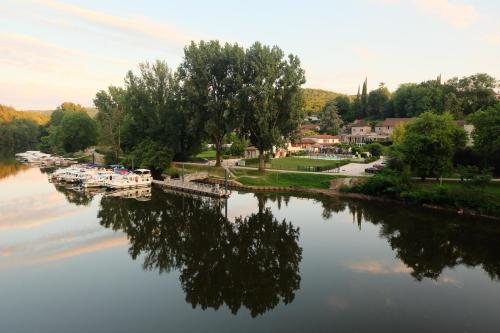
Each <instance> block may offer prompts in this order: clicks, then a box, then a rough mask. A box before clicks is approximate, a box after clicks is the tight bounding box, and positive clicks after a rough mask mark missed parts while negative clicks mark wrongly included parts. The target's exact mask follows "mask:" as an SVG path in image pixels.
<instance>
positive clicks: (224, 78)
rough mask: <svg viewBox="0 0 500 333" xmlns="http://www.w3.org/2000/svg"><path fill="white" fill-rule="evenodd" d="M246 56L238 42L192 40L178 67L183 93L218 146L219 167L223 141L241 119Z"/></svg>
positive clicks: (217, 158)
mask: <svg viewBox="0 0 500 333" xmlns="http://www.w3.org/2000/svg"><path fill="white" fill-rule="evenodd" d="M244 55H245V51H244V49H243V48H242V47H240V46H238V44H229V43H226V44H225V45H224V46H221V45H220V44H219V41H209V42H205V41H201V42H199V43H198V44H197V43H195V42H191V44H190V45H189V46H187V47H186V48H185V49H184V61H183V63H182V64H181V66H180V68H179V77H180V80H181V85H182V89H183V95H184V97H185V98H186V100H187V102H188V103H189V104H191V107H192V108H193V111H194V112H195V113H197V114H198V115H199V118H200V119H202V121H203V123H204V127H205V128H204V131H205V135H206V136H207V137H208V138H209V139H210V140H211V141H212V142H213V144H214V146H215V150H216V166H220V164H221V151H222V143H223V140H224V138H225V136H226V135H227V134H229V133H231V132H232V131H234V130H235V129H236V127H237V125H238V119H239V118H240V117H239V115H238V112H239V110H240V107H239V106H240V102H241V97H240V92H241V90H242V84H243V61H244Z"/></svg>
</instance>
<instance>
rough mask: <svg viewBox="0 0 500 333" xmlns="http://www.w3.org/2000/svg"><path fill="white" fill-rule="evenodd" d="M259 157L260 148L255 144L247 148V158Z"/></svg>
mask: <svg viewBox="0 0 500 333" xmlns="http://www.w3.org/2000/svg"><path fill="white" fill-rule="evenodd" d="M257 157H259V150H258V149H257V148H255V147H254V146H250V147H246V148H245V158H257Z"/></svg>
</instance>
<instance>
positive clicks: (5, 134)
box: [0, 119, 39, 158]
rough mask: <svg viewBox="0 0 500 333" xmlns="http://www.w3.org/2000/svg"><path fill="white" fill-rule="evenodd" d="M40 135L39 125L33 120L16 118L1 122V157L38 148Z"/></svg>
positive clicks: (8, 156)
mask: <svg viewBox="0 0 500 333" xmlns="http://www.w3.org/2000/svg"><path fill="white" fill-rule="evenodd" d="M38 136H39V126H38V125H37V124H36V123H35V122H34V121H32V120H28V119H14V120H12V121H11V122H8V123H0V157H2V158H10V157H13V156H14V154H16V153H19V152H24V151H26V150H29V149H34V148H36V147H37V145H38Z"/></svg>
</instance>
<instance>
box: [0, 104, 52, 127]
mask: <svg viewBox="0 0 500 333" xmlns="http://www.w3.org/2000/svg"><path fill="white" fill-rule="evenodd" d="M16 119H26V120H31V121H33V122H35V123H37V124H38V125H43V124H46V123H47V122H48V121H49V116H48V115H47V114H44V113H40V112H36V111H17V110H16V109H14V108H13V107H10V106H6V105H2V104H0V124H2V123H10V122H12V121H13V120H16Z"/></svg>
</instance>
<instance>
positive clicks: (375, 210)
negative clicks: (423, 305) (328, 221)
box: [322, 200, 500, 281]
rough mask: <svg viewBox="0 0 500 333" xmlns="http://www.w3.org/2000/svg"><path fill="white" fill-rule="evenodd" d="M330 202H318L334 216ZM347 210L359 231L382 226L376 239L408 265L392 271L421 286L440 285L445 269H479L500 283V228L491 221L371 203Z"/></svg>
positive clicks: (351, 204)
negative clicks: (365, 226) (430, 281)
mask: <svg viewBox="0 0 500 333" xmlns="http://www.w3.org/2000/svg"><path fill="white" fill-rule="evenodd" d="M331 201H332V200H322V203H323V207H324V209H325V211H326V210H328V211H330V210H333V211H335V212H338V210H336V207H332V203H331ZM334 206H335V205H334ZM347 209H348V210H349V213H350V214H351V215H352V217H353V223H355V224H357V225H358V227H359V228H360V229H361V226H362V223H366V222H370V223H373V224H375V225H380V236H381V237H383V238H385V239H387V242H388V243H389V245H390V246H391V248H392V250H393V251H395V253H396V257H397V258H399V259H400V260H401V261H402V262H403V263H404V264H405V265H406V266H407V267H401V266H398V267H393V268H391V269H393V270H396V271H398V272H400V273H401V272H406V273H409V274H411V275H412V276H413V277H414V278H415V279H417V280H418V281H421V280H422V279H424V278H429V279H433V280H438V279H439V277H440V276H441V274H442V272H443V270H444V269H446V268H453V267H455V266H458V265H465V266H469V267H476V266H480V267H482V268H483V269H484V270H485V271H486V272H487V273H488V275H489V276H490V278H491V279H493V280H499V279H500V241H499V240H500V226H499V225H498V224H495V223H494V222H491V221H482V220H472V219H465V218H462V217H457V216H453V215H448V214H441V213H439V212H435V211H422V210H421V209H418V208H410V207H400V208H399V209H394V207H392V206H389V205H386V204H371V203H369V202H348V203H347ZM323 215H324V214H323ZM368 266H369V268H371V269H372V270H374V271H375V272H377V271H379V270H383V271H386V270H387V268H384V267H379V264H378V263H375V264H374V263H371V265H370V263H368ZM361 268H362V267H359V266H357V267H355V268H354V269H355V270H361ZM365 268H366V267H365Z"/></svg>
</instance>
